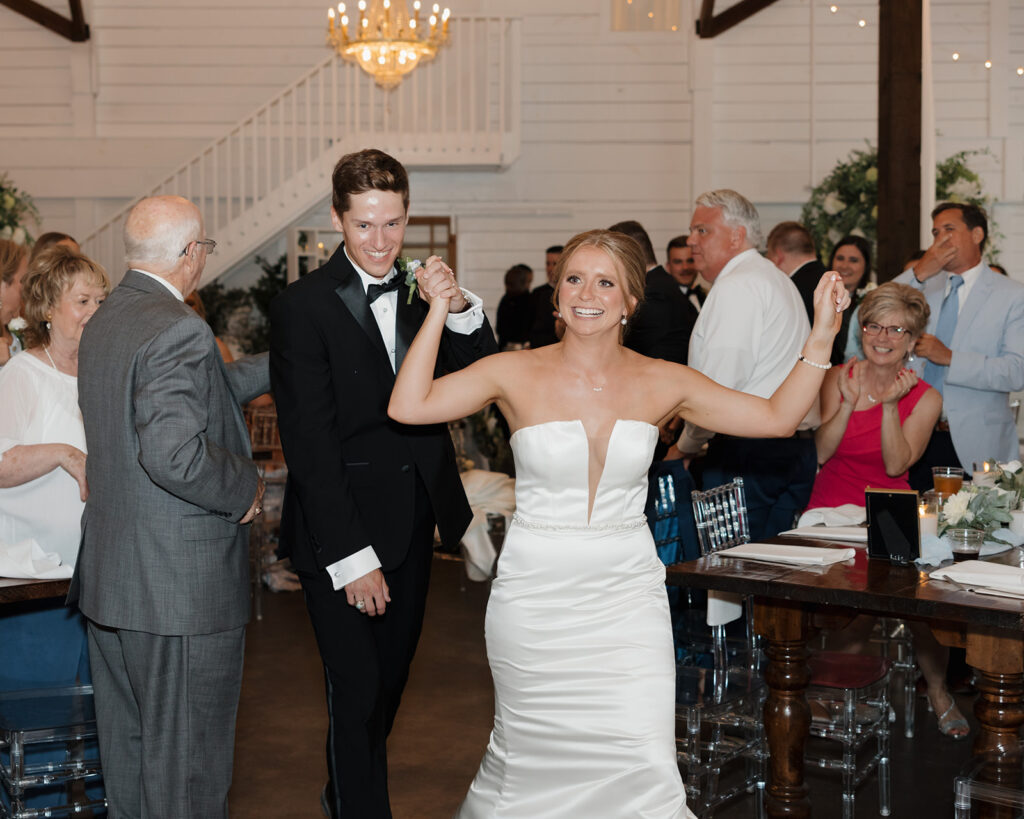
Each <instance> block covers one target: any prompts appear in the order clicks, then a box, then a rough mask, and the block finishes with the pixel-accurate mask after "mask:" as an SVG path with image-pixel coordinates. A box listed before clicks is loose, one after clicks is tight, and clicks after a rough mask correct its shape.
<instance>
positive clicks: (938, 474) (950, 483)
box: [932, 466, 964, 498]
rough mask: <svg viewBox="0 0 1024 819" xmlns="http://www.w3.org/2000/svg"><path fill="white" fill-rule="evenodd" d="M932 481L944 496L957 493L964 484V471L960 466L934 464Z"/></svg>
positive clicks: (936, 489)
mask: <svg viewBox="0 0 1024 819" xmlns="http://www.w3.org/2000/svg"><path fill="white" fill-rule="evenodd" d="M932 482H933V483H934V485H935V491H936V492H938V493H939V494H940V495H941V496H942V497H943V498H948V497H949V496H950V495H955V494H956V493H957V492H959V491H960V488H961V487H962V486H963V485H964V471H963V470H962V469H961V468H960V467H959V466H933V467H932Z"/></svg>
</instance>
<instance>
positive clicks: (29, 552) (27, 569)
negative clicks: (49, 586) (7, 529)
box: [0, 538, 71, 580]
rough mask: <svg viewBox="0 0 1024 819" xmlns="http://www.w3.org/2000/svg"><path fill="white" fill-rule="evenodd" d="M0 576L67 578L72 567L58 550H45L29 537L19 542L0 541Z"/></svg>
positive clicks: (48, 578)
mask: <svg viewBox="0 0 1024 819" xmlns="http://www.w3.org/2000/svg"><path fill="white" fill-rule="evenodd" d="M0 577H13V578H17V579H19V580H21V579H25V580H30V579H34V580H65V579H67V578H69V577H71V567H70V566H66V565H63V564H62V563H61V562H60V555H58V554H57V553H56V552H44V551H43V549H42V547H41V546H40V545H39V544H38V543H36V541H34V540H32V539H31V538H29V539H28V540H22V541H19V542H18V543H0Z"/></svg>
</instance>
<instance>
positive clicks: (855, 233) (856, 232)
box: [850, 227, 868, 239]
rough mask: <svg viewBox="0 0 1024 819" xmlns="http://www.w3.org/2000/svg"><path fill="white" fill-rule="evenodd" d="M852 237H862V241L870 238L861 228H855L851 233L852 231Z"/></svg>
mask: <svg viewBox="0 0 1024 819" xmlns="http://www.w3.org/2000/svg"><path fill="white" fill-rule="evenodd" d="M850 235H851V236H860V238H861V239H866V238H868V237H867V236H866V235H865V233H864V231H863V230H861V229H860V228H859V227H855V228H854V229H853V230H851V231H850Z"/></svg>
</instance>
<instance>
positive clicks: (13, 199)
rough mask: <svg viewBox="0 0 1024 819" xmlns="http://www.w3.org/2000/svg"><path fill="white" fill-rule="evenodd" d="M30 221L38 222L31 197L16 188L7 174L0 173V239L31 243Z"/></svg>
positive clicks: (32, 240) (37, 214)
mask: <svg viewBox="0 0 1024 819" xmlns="http://www.w3.org/2000/svg"><path fill="white" fill-rule="evenodd" d="M30 221H31V222H32V223H33V224H35V225H37V226H38V224H39V211H38V210H36V206H35V204H34V203H33V202H32V197H31V196H29V195H28V194H27V193H25V192H24V191H21V190H18V188H16V187H15V186H14V183H13V182H11V180H10V179H8V177H7V174H0V239H11V240H13V241H15V242H17V243H18V244H19V245H22V244H32V243H33V242H34V241H35V240H34V239H33V237H32V234H31V233H29V232H28V228H27V223H28V222H30Z"/></svg>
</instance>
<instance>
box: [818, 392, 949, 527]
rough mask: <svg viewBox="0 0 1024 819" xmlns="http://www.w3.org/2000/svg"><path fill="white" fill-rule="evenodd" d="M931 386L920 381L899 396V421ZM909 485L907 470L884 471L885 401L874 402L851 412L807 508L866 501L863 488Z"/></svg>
mask: <svg viewBox="0 0 1024 819" xmlns="http://www.w3.org/2000/svg"><path fill="white" fill-rule="evenodd" d="M929 389H931V387H930V386H929V385H928V384H926V383H925V382H924V381H918V382H917V384H916V385H915V386H914V388H913V389H912V390H911V391H910V392H908V393H907V394H906V395H904V396H903V398H901V399H900V401H899V404H898V405H897V407H898V409H899V414H900V424H902V423H903V422H904V421H906V420H907V418H908V417H909V415H910V413H911V412H913V411H914V407H916V406H917V402H918V401H920V400H921V396H922V395H924V394H925V393H926V392H927V391H928V390H929ZM869 486H870V487H872V488H873V489H910V484H909V483H908V482H907V473H906V472H904V473H903V474H902V475H899V476H897V477H895V478H892V477H890V476H889V475H886V474H885V463H884V462H883V461H882V405H881V404H875V405H874V406H873V407H870V408H869V409H866V410H859V411H855V412H854V413H853V415H851V416H850V423H849V424H848V425H847V427H846V433H845V434H844V435H843V440H842V441H840V442H839V448H838V449H836V451H835V454H834V455H833V456H832V457H831V458H829V459H828V460H827V461H826V462H825V463H824V465H823V466H822V467H821V471H819V472H818V477H817V478H815V480H814V489H813V490H812V491H811V500H810V503H808V504H807V508H808V509H816V508H818V507H820V506H842V505H843V504H844V503H855V504H857V505H858V506H863V505H864V490H865V489H866V488H867V487H869Z"/></svg>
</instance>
